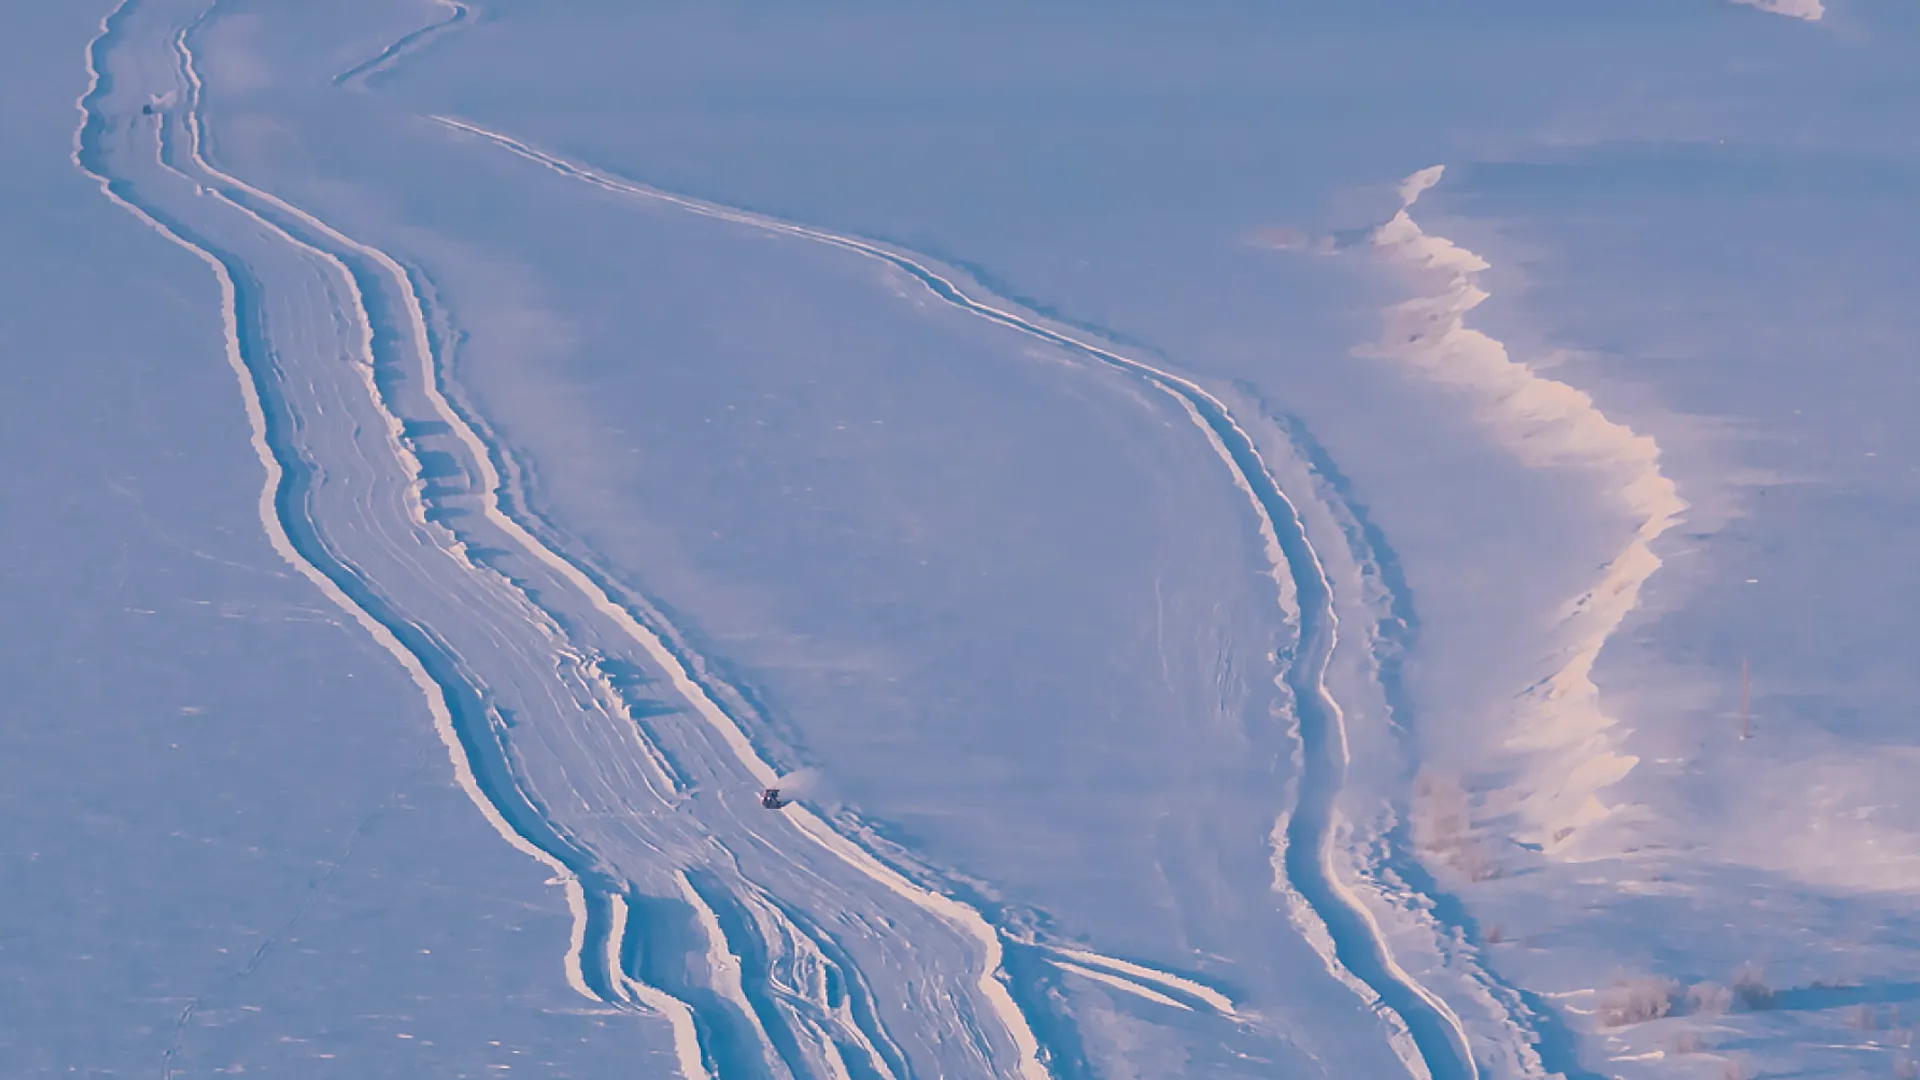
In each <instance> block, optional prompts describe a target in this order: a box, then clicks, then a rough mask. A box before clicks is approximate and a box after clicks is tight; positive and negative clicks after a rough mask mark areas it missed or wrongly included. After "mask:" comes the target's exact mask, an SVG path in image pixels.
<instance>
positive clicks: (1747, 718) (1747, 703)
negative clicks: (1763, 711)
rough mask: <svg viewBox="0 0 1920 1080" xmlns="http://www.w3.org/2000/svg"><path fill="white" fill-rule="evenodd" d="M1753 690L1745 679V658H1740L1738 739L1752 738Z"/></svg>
mask: <svg viewBox="0 0 1920 1080" xmlns="http://www.w3.org/2000/svg"><path fill="white" fill-rule="evenodd" d="M1752 705H1753V689H1752V684H1751V683H1750V682H1749V680H1748V678H1747V658H1746V657H1744V656H1743V657H1741V658H1740V737H1741V738H1743V739H1751V738H1753V709H1752Z"/></svg>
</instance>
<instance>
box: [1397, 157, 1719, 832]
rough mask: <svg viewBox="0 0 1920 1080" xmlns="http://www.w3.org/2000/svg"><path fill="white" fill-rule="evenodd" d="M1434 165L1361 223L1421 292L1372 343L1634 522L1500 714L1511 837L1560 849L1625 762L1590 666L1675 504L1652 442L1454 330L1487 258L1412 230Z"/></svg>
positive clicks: (1476, 297)
mask: <svg viewBox="0 0 1920 1080" xmlns="http://www.w3.org/2000/svg"><path fill="white" fill-rule="evenodd" d="M1443 172H1444V167H1442V166H1437V165H1436V166H1434V167H1432V168H1429V169H1423V170H1421V171H1420V172H1417V173H1414V174H1413V175H1412V176H1410V177H1408V178H1407V179H1406V180H1405V181H1404V182H1403V183H1402V184H1401V185H1400V195H1401V198H1402V200H1403V202H1404V205H1403V206H1402V208H1401V210H1400V212H1399V213H1397V214H1395V215H1394V217H1393V219H1392V220H1391V221H1388V222H1387V223H1386V224H1385V225H1382V226H1380V227H1379V228H1378V229H1376V230H1375V231H1374V234H1373V245H1374V247H1375V249H1376V250H1377V251H1379V252H1380V253H1381V254H1383V255H1385V256H1386V257H1387V258H1388V259H1390V260H1392V261H1393V262H1395V263H1397V264H1399V265H1401V266H1404V267H1407V268H1409V269H1411V270H1413V271H1414V272H1415V273H1416V274H1417V275H1419V277H1420V280H1421V281H1422V282H1423V283H1424V284H1427V285H1428V286H1429V289H1428V291H1427V292H1426V294H1425V295H1422V296H1419V297H1416V298H1415V299H1412V300H1408V301H1405V302H1403V303H1400V304H1397V305H1395V306H1393V307H1392V308H1390V309H1388V312H1387V325H1386V329H1385V333H1384V337H1383V339H1382V341H1381V343H1380V345H1379V346H1378V347H1377V349H1376V350H1374V352H1375V353H1376V354H1377V355H1381V356H1385V357H1390V358H1393V359H1396V360H1399V361H1402V362H1405V363H1407V364H1410V365H1412V366H1413V367H1415V368H1417V369H1418V370H1419V371H1421V372H1422V373H1424V374H1426V375H1428V376H1429V377H1431V378H1434V379H1436V380H1439V381H1441V382H1444V383H1448V384H1451V385H1454V386H1456V387H1458V388H1460V389H1461V390H1463V391H1465V392H1466V393H1468V394H1470V395H1471V396H1473V397H1474V398H1475V399H1477V403H1478V410H1479V415H1480V418H1481V420H1482V421H1483V422H1484V423H1485V424H1486V425H1487V426H1488V427H1489V428H1491V429H1492V430H1493V432H1494V433H1495V434H1496V436H1497V437H1498V438H1499V439H1500V440H1501V441H1502V442H1503V443H1504V444H1505V445H1506V446H1507V447H1508V448H1509V449H1511V450H1512V452H1513V453H1514V454H1515V455H1516V456H1517V457H1518V458H1519V459H1520V460H1521V461H1523V462H1525V463H1527V464H1528V465H1530V466H1534V467H1552V468H1558V469H1568V470H1578V471H1580V472H1583V473H1586V474H1590V475H1594V476H1596V477H1598V478H1599V479H1600V480H1601V481H1602V482H1603V483H1604V484H1605V485H1606V487H1607V488H1608V489H1609V491H1610V492H1611V493H1612V495H1613V497H1614V498H1615V499H1617V500H1618V502H1619V503H1620V505H1621V506H1622V508H1623V509H1625V510H1626V512H1627V513H1628V514H1629V515H1630V516H1631V520H1632V522H1633V523H1634V531H1633V533H1632V536H1631V537H1630V539H1629V540H1628V542H1627V544H1626V546H1625V547H1624V548H1623V549H1622V550H1621V551H1620V552H1619V553H1618V554H1617V555H1615V556H1614V557H1613V558H1612V559H1611V560H1610V561H1609V562H1608V563H1607V564H1606V566H1605V567H1604V568H1603V570H1602V573H1601V577H1600V580H1599V581H1598V582H1597V583H1595V584H1594V585H1593V587H1591V588H1589V589H1588V590H1586V591H1585V592H1584V593H1582V594H1581V595H1580V596H1578V597H1576V598H1574V599H1573V600H1572V601H1570V602H1569V603H1568V604H1567V605H1566V606H1565V607H1564V608H1563V609H1562V610H1561V612H1560V621H1559V626H1558V628H1557V629H1558V633H1557V634H1556V640H1557V641H1558V642H1560V647H1559V651H1558V653H1557V654H1556V655H1554V656H1553V657H1552V660H1551V670H1550V674H1548V675H1547V676H1546V677H1545V678H1543V679H1541V680H1540V681H1539V682H1537V683H1535V684H1534V685H1533V686H1532V687H1530V688H1528V689H1527V691H1526V692H1525V693H1524V694H1523V695H1521V697H1520V700H1519V702H1518V704H1517V705H1516V708H1515V712H1514V715H1513V717H1512V719H1513V731H1512V733H1511V735H1510V736H1509V739H1508V747H1509V748H1510V749H1513V750H1516V751H1518V752H1521V753H1523V754H1525V755H1529V756H1530V757H1532V758H1533V760H1534V761H1535V762H1536V763H1537V767H1535V768H1530V769H1527V770H1524V772H1523V773H1522V776H1521V778H1520V779H1519V780H1517V781H1516V783H1515V786H1514V787H1513V788H1512V789H1510V790H1509V791H1508V792H1507V795H1508V796H1510V797H1511V799H1512V802H1513V805H1512V807H1511V809H1513V810H1515V811H1517V813H1518V815H1519V819H1520V825H1519V827H1520V831H1521V833H1522V835H1521V837H1520V839H1523V840H1526V841H1528V842H1532V843H1538V844H1540V845H1542V846H1543V847H1545V848H1546V849H1548V850H1550V851H1565V849H1566V848H1567V847H1568V845H1569V844H1570V843H1571V842H1572V841H1573V839H1574V837H1575V836H1576V835H1577V834H1578V833H1579V831H1580V830H1581V829H1583V828H1584V827H1586V826H1588V825H1591V824H1593V823H1595V822H1598V821H1600V820H1602V819H1603V818H1605V817H1607V816H1608V814H1609V812H1610V810H1609V808H1608V807H1607V806H1606V805H1605V804H1604V803H1602V802H1601V800H1600V798H1599V792H1600V791H1602V790H1603V789H1605V788H1606V787H1608V786H1609V785H1611V784H1613V783H1615V782H1617V781H1619V780H1620V779H1621V778H1622V777H1624V776H1625V775H1626V774H1627V773H1628V772H1629V771H1630V770H1631V769H1632V768H1633V766H1634V765H1635V764H1636V760H1637V759H1635V758H1634V757H1632V756H1630V755H1626V754H1621V753H1618V752H1617V751H1616V749H1615V741H1616V740H1615V738H1614V737H1613V736H1612V735H1610V734H1609V730H1608V729H1610V728H1612V727H1613V726H1614V722H1615V721H1614V718H1613V717H1610V716H1608V715H1607V714H1606V712H1605V711H1604V710H1603V709H1602V708H1601V704H1600V694H1599V688H1598V687H1596V686H1595V685H1594V683H1593V678H1592V672H1593V665H1594V661H1595V660H1596V659H1597V658H1598V657H1599V655H1600V650H1601V648H1602V647H1603V646H1604V645H1605V644H1606V641H1607V638H1608V637H1609V636H1611V635H1612V634H1613V632H1614V630H1615V629H1617V628H1618V627H1619V626H1620V623H1621V622H1622V621H1623V620H1624V619H1625V618H1626V616H1627V614H1628V613H1629V612H1631V611H1632V610H1633V609H1634V607H1635V605H1636V604H1637V603H1638V600H1639V595H1640V588H1641V586H1642V585H1643V584H1644V583H1645V582H1646V580H1647V578H1648V577H1650V576H1652V574H1653V572H1654V571H1655V570H1657V569H1659V567H1660V559H1659V557H1658V556H1656V555H1655V554H1654V552H1653V546H1652V545H1653V542H1654V540H1655V539H1657V538H1658V537H1659V536H1660V535H1661V534H1662V533H1664V532H1666V531H1667V529H1668V528H1669V527H1671V526H1672V525H1673V524H1674V523H1675V522H1676V521H1677V520H1679V517H1680V514H1681V512H1682V511H1684V510H1685V509H1686V505H1687V504H1686V503H1685V501H1683V500H1682V499H1681V498H1680V496H1679V493H1678V491H1677V490H1676V489H1675V487H1674V484H1673V481H1671V480H1669V479H1668V478H1667V477H1666V476H1665V475H1664V474H1663V473H1662V472H1661V471H1660V447H1659V446H1658V445H1656V444H1655V443H1654V441H1653V439H1651V438H1649V437H1647V436H1645V435H1641V434H1638V433H1636V432H1634V431H1633V430H1632V429H1630V428H1628V427H1626V426H1624V425H1622V424H1619V423H1616V422H1614V421H1612V420H1609V419H1608V418H1607V417H1606V416H1605V415H1604V414H1603V413H1601V411H1600V410H1599V409H1598V408H1597V407H1595V405H1594V403H1593V399H1592V398H1591V397H1589V396H1588V395H1586V394H1585V393H1583V392H1581V391H1579V390H1576V389H1574V388H1573V387H1571V386H1568V385H1567V384H1565V383H1561V382H1556V381H1554V380H1553V379H1549V378H1546V377H1544V376H1542V375H1541V374H1539V373H1538V372H1536V371H1534V370H1533V369H1532V368H1530V367H1528V366H1527V365H1525V364H1522V363H1519V362H1517V361H1515V360H1514V359H1513V358H1512V357H1510V356H1508V355H1507V350H1506V347H1505V346H1504V345H1502V344H1501V343H1500V342H1499V341H1497V340H1495V339H1494V338H1492V337H1489V336H1487V335H1486V334H1483V333H1481V332H1480V331H1478V330H1473V329H1470V328H1468V327H1467V326H1466V323H1465V320H1466V316H1467V313H1468V312H1470V311H1472V310H1473V309H1474V308H1476V307H1478V306H1479V305H1480V303H1481V302H1482V301H1484V300H1486V299H1487V295H1488V294H1487V293H1486V292H1484V291H1482V290H1481V289H1480V287H1479V285H1478V277H1479V274H1480V273H1481V272H1482V271H1484V270H1486V269H1488V264H1487V263H1486V261H1485V260H1483V259H1481V258H1480V256H1478V255H1476V254H1474V253H1473V252H1471V251H1468V250H1467V249H1465V248H1463V247H1460V246H1459V245H1457V244H1455V243H1453V242H1452V241H1451V240H1448V239H1446V238H1445V237H1440V236H1432V235H1429V234H1427V233H1426V232H1424V231H1422V229H1421V228H1420V226H1419V225H1418V224H1416V223H1415V222H1414V220H1413V217H1412V215H1411V213H1410V211H1411V209H1412V207H1413V205H1414V203H1415V202H1417V201H1418V200H1419V198H1420V195H1421V194H1422V193H1423V192H1425V191H1426V190H1427V189H1428V188H1431V187H1432V186H1433V185H1434V184H1436V183H1439V181H1440V178H1441V175H1442V174H1443Z"/></svg>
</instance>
